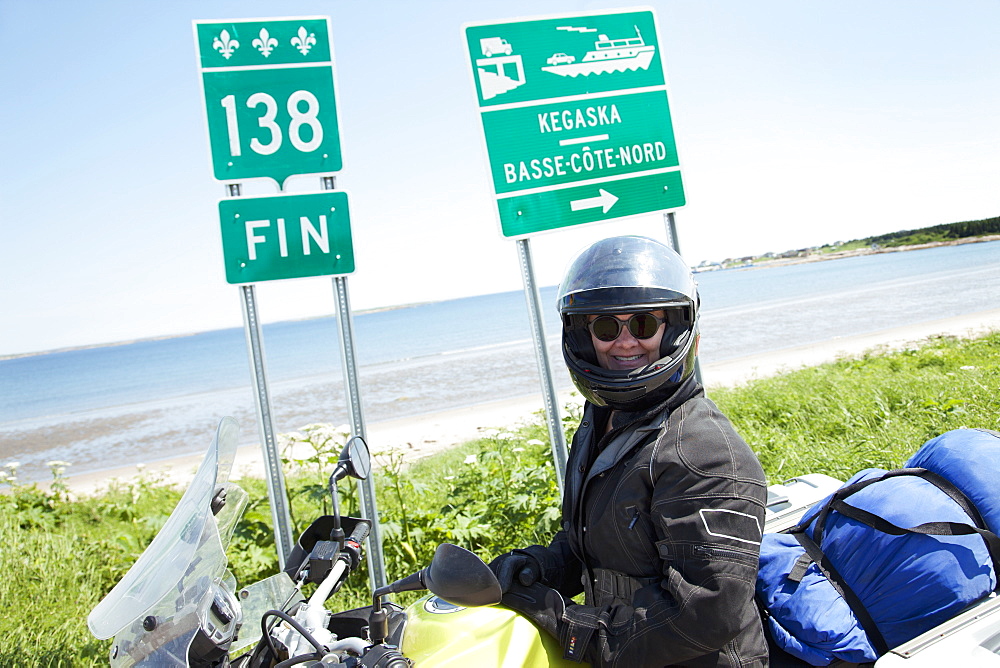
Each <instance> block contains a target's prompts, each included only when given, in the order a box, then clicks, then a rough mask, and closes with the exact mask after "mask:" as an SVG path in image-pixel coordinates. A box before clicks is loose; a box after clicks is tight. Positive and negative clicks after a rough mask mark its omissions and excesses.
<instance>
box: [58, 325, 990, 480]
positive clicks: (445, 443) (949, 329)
mask: <svg viewBox="0 0 1000 668" xmlns="http://www.w3.org/2000/svg"><path fill="white" fill-rule="evenodd" d="M991 331H1000V309H993V310H987V311H980V312H977V313H971V314H967V315H962V316H956V317H952V318H944V319H940V320H932V321H927V322H923V323H918V324H914V325H906V326H902V327H895V328H890V329H885V330H881V331H877V332H870V333H867V334H858V335H854V336H847V337H840V338H837V339H832V340H829V341H824V342H820V343H815V344H806V345H801V346H795V347H791V348H785V349H782V350H778V351H773V352H770V353H764V354H758V355H751V356H747V357H739V358H735V359H730V360H722V361H718V362H708V363H704V364H702V368H701V373H702V378H703V380H704V384H705V387H706V388H707V389H708V391H709V393H710V392H711V390H712V389H713V388H718V387H733V386H738V385H741V384H745V383H747V382H749V381H752V380H755V379H758V378H766V377H768V376H773V375H776V374H779V373H783V372H788V371H794V370H796V369H799V368H802V367H808V366H815V365H819V364H823V363H825V362H832V361H834V360H836V359H838V358H842V357H852V356H858V355H861V354H863V353H865V352H868V351H876V352H878V351H885V352H890V351H893V350H900V349H904V348H906V347H909V346H912V345H914V344H919V343H921V342H924V341H926V340H927V339H929V338H933V337H935V336H957V337H960V338H971V337H975V336H981V335H983V334H986V333H988V332H991ZM557 398H558V401H559V405H560V407H563V406H565V405H566V404H567V403H570V402H574V403H577V404H578V403H580V402H581V399H580V397H579V395H578V394H576V393H575V391H563V392H559V393H558V397H557ZM543 405H544V404H543V400H542V396H541V393H537V394H530V395H525V396H521V397H515V398H512V399H504V400H500V401H493V402H488V403H481V404H476V405H472V406H466V407H462V408H455V409H449V410H446V411H441V412H437V413H431V414H427V415H420V416H415V417H408V418H398V419H394V420H386V421H381V422H375V423H371V424H367V425H366V436H367V439H366V440H367V441H368V444H369V446H370V448H371V450H372V453H373V454H377V453H380V452H387V451H402V452H404V453H405V458H406V460H407V461H414V460H416V459H420V458H422V457H426V456H429V455H432V454H435V453H437V452H440V451H442V450H446V449H449V448H453V447H456V446H458V445H461V444H463V443H466V442H468V441H471V440H474V439H476V438H478V437H480V436H482V435H483V434H484V433H486V432H489V431H499V430H503V429H505V428H509V427H510V426H511V425H515V424H518V423H521V422H524V421H527V420H530V419H531V417H532V415H533V414H534V413H536V412H539V411H541V410H542V409H543ZM211 436H212V434H209V433H206V434H205V447H207V446H208V443H209V442H210V441H209V439H211ZM203 456H204V454H203V453H199V454H196V455H188V456H185V457H179V458H171V459H166V460H161V461H156V462H151V463H149V464H146V465H142V464H140V465H137V466H126V467H121V468H112V469H107V470H104V471H96V472H92V473H85V474H80V475H78V476H76V475H70V476H68V477H67V478H65V479H64V480H65V482H66V484H67V487H68V488H69V490H70V492H71V493H72V494H73V495H75V496H80V495H91V494H94V493H97V492H100V491H101V490H102V489H105V488H106V487H107V486H108V484H109V483H111V482H113V481H118V482H128V481H131V480H135V479H136V478H138V477H140V476H155V477H156V478H158V479H162V480H163V482H165V483H168V484H180V485H186V484H187V482H188V481H190V479H191V478H192V477H193V475H194V472H195V470H196V469H197V467H198V465H199V464H200V463H201V460H202V458H203ZM247 476H249V477H263V476H264V460H263V454H262V452H261V451H260V448H259V447H258V446H256V445H251V446H242V447H240V449H239V450H238V452H237V456H236V462H235V464H234V466H233V474H232V476H231V477H232V479H234V480H238V479H240V478H241V477H247ZM49 484H50V483H38V486H39V487H40V488H42V489H46V488H48V487H49Z"/></svg>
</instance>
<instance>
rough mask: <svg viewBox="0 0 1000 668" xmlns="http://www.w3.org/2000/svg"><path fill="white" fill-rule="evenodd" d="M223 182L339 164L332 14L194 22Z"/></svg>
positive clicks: (278, 177)
mask: <svg viewBox="0 0 1000 668" xmlns="http://www.w3.org/2000/svg"><path fill="white" fill-rule="evenodd" d="M194 32H195V44H196V49H197V57H198V66H199V70H200V72H201V82H202V91H203V92H204V98H205V107H206V111H207V114H208V134H209V145H210V148H211V152H212V168H213V172H214V174H215V178H217V179H219V180H226V181H231V180H241V179H248V178H256V177H270V178H272V179H274V180H275V181H276V182H277V183H278V186H279V187H281V186H282V184H283V183H284V181H285V179H286V178H287V177H289V176H291V175H293V174H318V173H324V172H326V173H329V172H335V171H339V170H340V169H341V168H342V161H341V152H340V129H339V122H338V117H337V103H336V94H335V85H334V72H333V44H332V43H331V38H330V25H329V19H328V18H326V17H303V18H281V19H240V20H236V21H195V22H194Z"/></svg>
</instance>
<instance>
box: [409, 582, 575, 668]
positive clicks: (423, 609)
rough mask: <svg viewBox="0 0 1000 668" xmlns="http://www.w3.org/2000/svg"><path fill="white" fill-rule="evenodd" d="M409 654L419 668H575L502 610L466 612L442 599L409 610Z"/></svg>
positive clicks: (549, 640) (546, 639)
mask: <svg viewBox="0 0 1000 668" xmlns="http://www.w3.org/2000/svg"><path fill="white" fill-rule="evenodd" d="M406 615H407V622H406V630H405V632H404V634H403V646H402V647H401V648H400V649H402V651H403V654H404V655H405V656H407V657H409V658H411V659H413V662H414V664H415V666H416V668H469V667H470V666H472V667H473V668H494V667H495V666H503V667H504V668H520V667H522V666H523V667H524V668H550V667H551V668H570V667H579V666H581V665H587V664H579V663H574V662H572V661H567V660H565V659H563V658H562V648H561V647H559V643H557V642H556V641H555V638H553V637H551V636H550V635H549V634H547V633H544V632H542V631H539V630H538V628H536V627H535V625H534V624H532V623H531V622H530V621H528V620H527V619H525V618H524V617H522V616H521V615H519V614H517V613H516V612H514V611H513V610H509V609H508V608H504V607H501V606H490V607H485V608H462V607H459V606H457V605H452V604H451V603H448V602H447V601H444V600H442V599H440V598H438V597H436V596H428V597H426V598H422V599H420V600H419V601H417V602H416V603H414V604H413V605H411V606H409V607H408V608H407V609H406Z"/></svg>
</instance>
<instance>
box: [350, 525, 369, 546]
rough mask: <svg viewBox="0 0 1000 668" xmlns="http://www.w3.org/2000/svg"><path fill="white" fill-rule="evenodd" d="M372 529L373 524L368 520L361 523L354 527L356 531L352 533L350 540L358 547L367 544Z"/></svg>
mask: <svg viewBox="0 0 1000 668" xmlns="http://www.w3.org/2000/svg"><path fill="white" fill-rule="evenodd" d="M371 528H372V527H371V523H370V522H368V521H367V520H364V521H360V522H358V523H357V524H355V525H354V529H353V530H352V531H351V535H350V536H349V539H351V540H354V541H355V542H356V543H357V544H358V545H361V544H362V543H364V542H365V538H368V534H369V533H370V532H371Z"/></svg>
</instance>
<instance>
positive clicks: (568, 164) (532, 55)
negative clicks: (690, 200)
mask: <svg viewBox="0 0 1000 668" xmlns="http://www.w3.org/2000/svg"><path fill="white" fill-rule="evenodd" d="M465 39H466V45H467V48H468V54H469V67H470V69H471V72H472V77H473V80H474V82H475V87H476V95H477V100H478V103H479V111H480V118H481V121H482V126H483V137H484V139H485V145H486V153H487V156H488V157H489V164H490V175H491V180H492V182H493V189H494V192H495V193H496V198H497V213H498V217H499V219H500V227H501V231H502V233H503V234H504V236H508V237H519V236H525V235H528V234H532V233H534V232H540V231H544V230H551V229H557V228H561V227H567V226H571V225H578V224H583V223H591V222H600V221H605V220H612V219H615V218H622V217H625V216H632V215H639V214H643V213H649V212H651V211H660V210H667V209H676V208H678V207H681V206H683V205H684V203H685V199H684V188H683V184H682V181H681V176H680V163H679V160H678V156H677V147H676V144H675V141H674V131H673V124H672V123H671V120H670V105H669V99H668V95H667V87H666V75H665V70H664V67H663V62H662V58H661V56H662V54H661V49H660V44H659V41H658V39H657V32H656V18H655V16H654V15H653V12H652V10H623V11H619V12H613V13H608V12H602V13H589V14H573V15H566V16H559V17H546V18H532V19H517V20H513V21H506V22H502V23H489V24H475V25H469V26H466V27H465ZM601 192H606V193H608V195H607V196H605V195H601V194H600V193H601ZM587 193H593V194H591V195H588V194H587ZM595 198H603V199H601V202H602V203H601V204H600V205H599V206H587V205H585V204H580V202H581V201H584V202H587V201H591V202H596V201H598V200H597V199H595Z"/></svg>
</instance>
